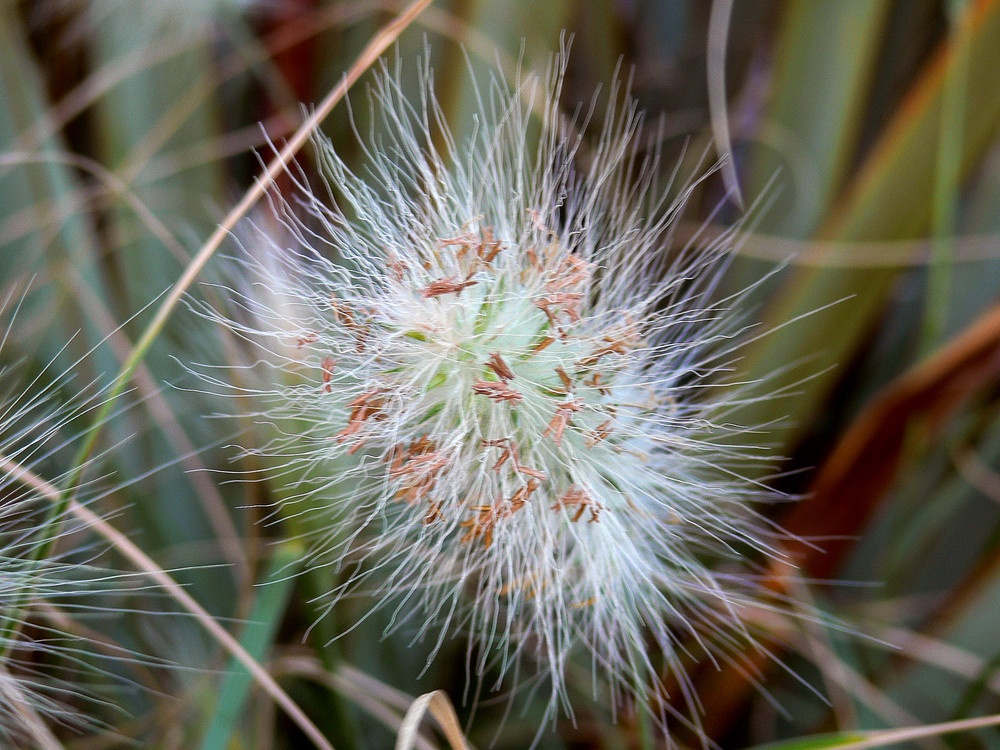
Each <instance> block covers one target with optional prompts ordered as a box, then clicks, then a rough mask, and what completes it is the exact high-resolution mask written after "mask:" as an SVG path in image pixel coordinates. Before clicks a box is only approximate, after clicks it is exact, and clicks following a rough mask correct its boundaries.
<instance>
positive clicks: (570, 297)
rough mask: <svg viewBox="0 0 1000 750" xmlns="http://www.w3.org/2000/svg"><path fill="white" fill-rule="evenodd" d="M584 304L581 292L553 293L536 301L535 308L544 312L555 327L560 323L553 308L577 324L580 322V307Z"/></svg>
mask: <svg viewBox="0 0 1000 750" xmlns="http://www.w3.org/2000/svg"><path fill="white" fill-rule="evenodd" d="M582 302H583V294H582V293H580V292H552V293H551V294H546V295H545V296H544V297H541V298H539V299H536V300H535V307H537V308H538V309H540V310H542V311H543V312H544V313H545V314H546V316H548V318H549V321H551V322H552V323H553V324H554V325H555V324H557V323H558V321H557V319H556V313H555V312H553V310H552V308H553V307H557V308H559V310H560V311H561V312H563V313H565V315H566V317H567V318H569V319H570V321H571V322H573V323H577V322H579V320H580V305H581V303H582Z"/></svg>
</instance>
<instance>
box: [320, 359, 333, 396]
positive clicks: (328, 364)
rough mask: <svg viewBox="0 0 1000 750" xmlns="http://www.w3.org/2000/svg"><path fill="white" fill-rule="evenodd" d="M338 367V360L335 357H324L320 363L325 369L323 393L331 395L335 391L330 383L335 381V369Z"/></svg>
mask: <svg viewBox="0 0 1000 750" xmlns="http://www.w3.org/2000/svg"><path fill="white" fill-rule="evenodd" d="M336 366H337V360H335V359H334V358H333V357H329V356H328V357H323V361H322V362H321V363H320V367H321V368H323V393H329V392H330V391H332V390H333V386H332V385H331V384H330V381H331V380H333V368H334V367H336Z"/></svg>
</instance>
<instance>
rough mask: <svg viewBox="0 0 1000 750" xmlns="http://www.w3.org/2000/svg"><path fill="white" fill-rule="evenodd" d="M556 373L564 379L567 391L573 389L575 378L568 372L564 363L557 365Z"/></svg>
mask: <svg viewBox="0 0 1000 750" xmlns="http://www.w3.org/2000/svg"><path fill="white" fill-rule="evenodd" d="M556 375H558V376H559V379H560V380H561V381H562V384H563V386H565V388H566V390H567V392H568V391H571V390H573V379H572V378H570V376H569V373H567V372H566V371H565V370H564V369H563V367H562V365H559V366H557V367H556Z"/></svg>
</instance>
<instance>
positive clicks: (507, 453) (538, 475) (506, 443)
mask: <svg viewBox="0 0 1000 750" xmlns="http://www.w3.org/2000/svg"><path fill="white" fill-rule="evenodd" d="M482 445H483V447H484V448H503V452H502V453H501V454H500V458H498V459H497V462H496V463H495V464H493V470H494V471H499V470H500V467H502V466H503V465H504V464H505V463H507V460H508V459H510V460H511V463H512V465H513V466H514V471H516V472H517V473H518V474H525V475H526V476H529V477H534V478H535V479H538V480H540V481H542V482H544V481H545V480H546V479H548V478H549V475H548V474H546V473H545V472H544V471H539V470H538V469H532V468H530V467H528V466H525V465H524V464H522V463H521V457H520V456H519V455H518V453H517V443H515V442H514V441H513V440H512V439H510V438H500V439H499V440H483V441H482Z"/></svg>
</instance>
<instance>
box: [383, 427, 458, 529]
mask: <svg viewBox="0 0 1000 750" xmlns="http://www.w3.org/2000/svg"><path fill="white" fill-rule="evenodd" d="M449 463H450V459H449V457H448V456H447V455H445V454H444V453H441V452H440V451H437V450H436V449H435V445H434V443H433V441H431V440H429V439H428V437H427V435H423V436H422V437H421V438H419V439H418V440H414V441H412V442H411V443H410V445H409V446H407V447H405V448H403V449H402V450H401V449H400V446H397V447H396V448H395V450H393V453H392V461H391V463H390V466H389V476H391V477H393V478H402V482H401V486H400V488H399V489H398V490H396V497H397V498H398V499H400V500H405V501H406V502H407V503H409V504H410V505H415V504H416V503H418V502H419V501H420V500H422V499H423V498H424V497H425V496H426V495H427V494H428V493H429V492H430V491H431V490H433V489H434V486H435V484H436V483H437V480H438V477H439V476H440V475H441V472H442V471H444V470H445V469H446V468H447V467H448V464H449ZM436 505H437V507H435V503H433V502H432V503H431V512H430V513H429V515H430V516H431V519H430V520H426V519H425V521H424V522H425V523H430V522H431V520H434V518H437V517H438V516H439V515H440V513H439V511H440V504H439V503H438V504H436Z"/></svg>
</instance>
